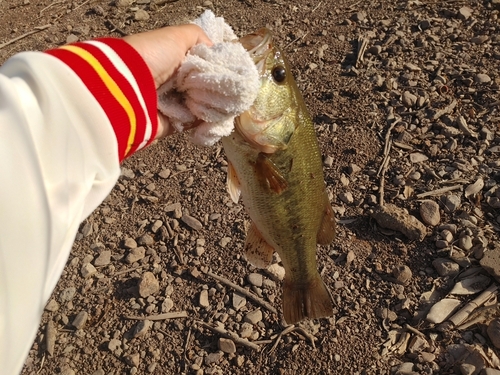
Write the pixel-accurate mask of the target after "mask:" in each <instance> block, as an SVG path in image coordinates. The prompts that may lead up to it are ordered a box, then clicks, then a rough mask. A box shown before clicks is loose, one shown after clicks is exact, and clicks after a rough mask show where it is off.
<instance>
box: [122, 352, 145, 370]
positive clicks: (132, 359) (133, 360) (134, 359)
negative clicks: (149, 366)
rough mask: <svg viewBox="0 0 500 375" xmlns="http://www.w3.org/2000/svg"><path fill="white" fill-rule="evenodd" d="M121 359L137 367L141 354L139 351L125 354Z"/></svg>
mask: <svg viewBox="0 0 500 375" xmlns="http://www.w3.org/2000/svg"><path fill="white" fill-rule="evenodd" d="M123 360H124V361H125V363H127V365H129V366H132V367H137V366H139V363H140V360H141V355H140V354H139V353H134V354H127V355H126V356H124V357H123Z"/></svg>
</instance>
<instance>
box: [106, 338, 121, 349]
mask: <svg viewBox="0 0 500 375" xmlns="http://www.w3.org/2000/svg"><path fill="white" fill-rule="evenodd" d="M121 345H122V342H121V341H120V340H118V339H111V340H110V341H109V342H108V349H109V350H110V351H111V352H114V351H115V350H117V349H120V347H121Z"/></svg>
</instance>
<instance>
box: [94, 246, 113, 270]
mask: <svg viewBox="0 0 500 375" xmlns="http://www.w3.org/2000/svg"><path fill="white" fill-rule="evenodd" d="M110 262H111V251H110V250H103V251H101V253H100V254H99V256H98V257H97V258H96V259H95V260H94V266H96V267H101V266H106V265H108V264H109V263H110Z"/></svg>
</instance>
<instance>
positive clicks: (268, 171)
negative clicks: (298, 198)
mask: <svg viewBox="0 0 500 375" xmlns="http://www.w3.org/2000/svg"><path fill="white" fill-rule="evenodd" d="M255 172H256V174H257V177H258V179H259V181H260V183H261V184H263V185H264V186H266V187H267V188H269V189H270V190H271V191H273V192H274V193H276V194H281V193H282V192H283V191H285V190H286V189H287V187H288V183H287V182H286V180H285V178H284V177H283V176H282V174H281V172H280V171H279V169H278V167H276V165H275V164H274V163H273V161H272V160H271V159H269V157H267V156H266V154H264V153H262V152H261V153H259V155H258V156H257V160H256V161H255Z"/></svg>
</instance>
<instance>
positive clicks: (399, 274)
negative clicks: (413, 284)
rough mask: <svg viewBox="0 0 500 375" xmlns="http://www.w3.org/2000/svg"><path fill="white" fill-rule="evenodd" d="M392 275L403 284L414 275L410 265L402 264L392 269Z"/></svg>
mask: <svg viewBox="0 0 500 375" xmlns="http://www.w3.org/2000/svg"><path fill="white" fill-rule="evenodd" d="M392 276H394V278H395V279H396V281H397V282H398V283H399V284H401V285H405V284H407V283H408V282H409V281H410V279H411V277H412V272H411V269H410V267H408V266H406V265H401V266H397V267H395V268H394V269H393V270H392Z"/></svg>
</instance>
